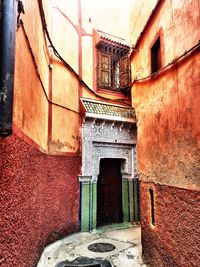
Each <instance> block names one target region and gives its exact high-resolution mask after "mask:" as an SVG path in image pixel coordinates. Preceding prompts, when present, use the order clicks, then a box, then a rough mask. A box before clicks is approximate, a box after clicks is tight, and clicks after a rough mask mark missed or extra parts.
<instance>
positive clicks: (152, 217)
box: [149, 189, 155, 225]
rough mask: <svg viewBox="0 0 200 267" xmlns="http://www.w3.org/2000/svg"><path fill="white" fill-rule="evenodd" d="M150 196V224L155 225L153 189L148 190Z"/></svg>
mask: <svg viewBox="0 0 200 267" xmlns="http://www.w3.org/2000/svg"><path fill="white" fill-rule="evenodd" d="M149 194H150V203H151V224H152V225H155V216H154V192H153V189H149Z"/></svg>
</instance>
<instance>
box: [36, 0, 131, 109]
mask: <svg viewBox="0 0 200 267" xmlns="http://www.w3.org/2000/svg"><path fill="white" fill-rule="evenodd" d="M38 4H39V10H40V16H41V21H42V26H43V30H44V32H45V35H46V37H47V40H48V41H49V43H50V46H51V48H52V49H53V52H54V55H55V56H56V57H57V58H59V59H60V61H61V62H62V63H63V64H64V65H65V66H66V67H67V69H68V70H69V71H70V72H72V73H73V75H74V76H75V77H76V79H77V80H78V81H79V82H80V84H81V85H83V86H84V87H85V88H86V89H87V90H88V91H90V92H91V93H92V94H94V95H95V96H96V97H99V98H101V99H104V100H110V101H113V102H120V103H122V104H124V105H126V106H129V107H131V105H129V104H127V102H125V101H124V99H123V98H118V99H112V98H108V97H104V96H102V95H99V94H97V93H96V92H95V91H93V90H92V89H91V88H90V87H89V86H88V85H87V84H86V83H85V82H84V81H83V80H82V79H81V78H80V76H79V74H78V73H77V72H76V71H75V70H74V69H73V68H72V67H71V66H70V65H69V64H68V63H67V62H66V61H65V60H64V58H63V57H62V56H61V55H60V53H59V52H58V50H57V49H56V47H55V46H54V44H53V41H52V39H51V37H50V34H49V31H48V28H47V23H46V17H45V13H44V8H43V3H42V0H38Z"/></svg>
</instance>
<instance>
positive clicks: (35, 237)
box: [0, 134, 80, 267]
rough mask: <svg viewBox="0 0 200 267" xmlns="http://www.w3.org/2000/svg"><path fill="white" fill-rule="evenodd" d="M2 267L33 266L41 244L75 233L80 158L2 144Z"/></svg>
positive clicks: (14, 142) (15, 141) (17, 141)
mask: <svg viewBox="0 0 200 267" xmlns="http://www.w3.org/2000/svg"><path fill="white" fill-rule="evenodd" d="M0 162H1V164H0V174H1V175H0V176H1V185H0V188H1V189H0V203H1V204H0V206H1V227H0V228H1V235H0V240H1V242H0V244H1V245H0V254H1V257H0V258H1V266H5V267H11V266H13V265H16V266H20V267H30V266H36V263H37V261H38V259H39V257H40V254H41V252H42V249H43V247H44V245H46V244H47V243H48V242H52V241H54V240H56V239H57V238H59V237H61V236H64V235H67V234H70V233H72V232H74V231H78V230H79V217H78V208H79V183H78V180H77V175H78V174H79V170H80V158H79V157H61V156H47V155H45V154H42V153H41V152H39V151H37V150H36V149H34V148H33V147H32V146H30V145H27V143H26V142H24V141H23V140H22V139H21V138H19V137H17V136H16V135H15V134H13V135H12V136H10V137H8V138H6V139H2V138H1V139H0Z"/></svg>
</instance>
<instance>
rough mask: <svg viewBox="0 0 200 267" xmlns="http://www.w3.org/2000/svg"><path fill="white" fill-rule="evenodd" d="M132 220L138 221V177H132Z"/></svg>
mask: <svg viewBox="0 0 200 267" xmlns="http://www.w3.org/2000/svg"><path fill="white" fill-rule="evenodd" d="M133 181H134V191H133V194H134V221H135V222H136V223H138V221H139V214H138V213H139V198H138V183H139V179H134V180H133Z"/></svg>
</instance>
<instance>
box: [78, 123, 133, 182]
mask: <svg viewBox="0 0 200 267" xmlns="http://www.w3.org/2000/svg"><path fill="white" fill-rule="evenodd" d="M103 158H117V159H121V173H122V177H123V179H132V178H133V177H135V173H136V171H137V166H136V131H134V127H133V124H131V123H127V122H126V123H121V122H113V121H107V120H100V119H96V120H94V119H90V118H86V120H85V122H84V124H83V148H82V176H83V177H84V176H90V177H92V181H96V180H97V179H98V175H99V166H100V160H101V159H103ZM80 180H81V181H82V182H84V181H85V182H86V181H88V180H87V179H86V180H85V179H80Z"/></svg>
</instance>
